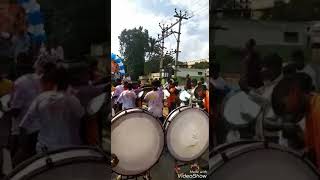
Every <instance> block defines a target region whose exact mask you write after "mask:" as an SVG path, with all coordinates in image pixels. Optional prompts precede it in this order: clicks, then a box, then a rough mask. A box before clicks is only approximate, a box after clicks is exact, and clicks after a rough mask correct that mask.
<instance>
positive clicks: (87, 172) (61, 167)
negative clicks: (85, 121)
mask: <svg viewBox="0 0 320 180" xmlns="http://www.w3.org/2000/svg"><path fill="white" fill-rule="evenodd" d="M48 158H50V159H51V160H52V165H48V164H47V159H48ZM109 162H110V161H109ZM109 162H108V160H107V159H106V158H105V157H104V155H103V154H101V153H100V152H98V151H97V150H93V149H70V150H63V151H60V152H57V153H49V156H41V155H39V156H37V157H35V158H33V159H31V160H28V161H26V162H25V163H23V164H22V165H20V166H18V167H17V168H16V169H15V170H14V171H13V172H12V174H10V175H9V176H8V177H7V178H6V179H8V180H44V179H46V180H56V179H61V180H63V179H68V180H90V179H97V180H105V179H107V178H108V177H109V176H110V174H111V171H110V165H109Z"/></svg>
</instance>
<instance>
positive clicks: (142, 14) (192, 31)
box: [111, 0, 209, 61]
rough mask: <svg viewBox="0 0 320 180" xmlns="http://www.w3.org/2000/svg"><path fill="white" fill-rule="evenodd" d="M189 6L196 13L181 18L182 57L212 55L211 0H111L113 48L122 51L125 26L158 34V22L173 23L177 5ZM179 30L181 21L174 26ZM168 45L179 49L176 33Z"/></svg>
mask: <svg viewBox="0 0 320 180" xmlns="http://www.w3.org/2000/svg"><path fill="white" fill-rule="evenodd" d="M175 8H177V10H188V11H189V12H190V14H193V17H192V18H190V19H189V20H183V21H182V27H181V33H182V34H181V43H180V50H181V51H182V52H181V53H180V54H179V60H180V61H187V60H196V59H202V58H208V57H209V0H112V1H111V9H112V10H111V16H112V17H111V40H112V43H111V49H112V52H113V53H116V54H119V46H120V45H119V39H118V36H119V35H120V33H121V31H122V30H123V29H132V28H134V27H139V26H143V28H145V29H147V30H148V31H149V35H150V36H152V37H154V38H157V37H158V34H160V32H161V29H160V27H159V22H161V23H167V24H169V25H170V23H173V22H175V21H176V18H174V17H173V15H174V14H175V13H174V9H175ZM173 30H175V31H178V25H176V26H175V27H174V29H173ZM165 46H166V48H168V49H169V50H170V49H176V38H175V36H174V35H172V36H170V37H169V38H167V39H165Z"/></svg>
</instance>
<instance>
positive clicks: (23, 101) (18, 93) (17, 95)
mask: <svg viewBox="0 0 320 180" xmlns="http://www.w3.org/2000/svg"><path fill="white" fill-rule="evenodd" d="M49 59H50V57H47V56H42V57H40V58H39V59H38V60H37V61H36V63H35V65H34V68H35V73H33V74H26V75H23V76H21V77H20V78H18V79H17V80H16V81H15V82H14V87H13V92H12V94H11V100H10V108H11V110H10V114H11V115H12V127H11V139H10V141H11V142H10V146H11V153H12V155H14V154H15V152H16V151H17V145H18V137H19V135H20V129H19V124H20V122H21V120H22V119H23V117H24V116H25V114H26V112H27V110H28V108H29V106H30V105H31V103H32V101H33V100H34V99H35V98H36V97H37V96H38V95H39V94H40V91H41V90H40V77H41V75H42V74H43V73H44V72H47V71H49V70H50V69H51V68H52V67H54V66H55V65H54V64H53V63H51V62H50V60H49ZM30 138H34V137H33V135H31V136H30ZM28 146H32V145H30V144H28Z"/></svg>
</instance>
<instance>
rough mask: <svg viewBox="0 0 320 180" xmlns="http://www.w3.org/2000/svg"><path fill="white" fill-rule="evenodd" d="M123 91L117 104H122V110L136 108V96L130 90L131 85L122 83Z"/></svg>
mask: <svg viewBox="0 0 320 180" xmlns="http://www.w3.org/2000/svg"><path fill="white" fill-rule="evenodd" d="M123 87H124V91H123V92H122V93H121V94H120V96H119V98H118V99H117V102H118V103H119V104H122V110H127V109H131V108H135V107H136V99H137V95H136V93H135V92H134V91H133V90H132V84H131V83H128V82H127V81H125V82H124V86H123Z"/></svg>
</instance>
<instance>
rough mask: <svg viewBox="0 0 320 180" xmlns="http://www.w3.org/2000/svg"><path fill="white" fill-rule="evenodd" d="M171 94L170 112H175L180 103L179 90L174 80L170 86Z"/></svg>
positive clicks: (169, 101) (169, 98)
mask: <svg viewBox="0 0 320 180" xmlns="http://www.w3.org/2000/svg"><path fill="white" fill-rule="evenodd" d="M169 92H170V96H169V97H168V99H167V104H168V108H169V112H171V111H173V110H174V109H176V108H177V105H178V102H177V99H178V89H177V87H176V83H174V82H173V81H172V80H171V81H170V84H169Z"/></svg>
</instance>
